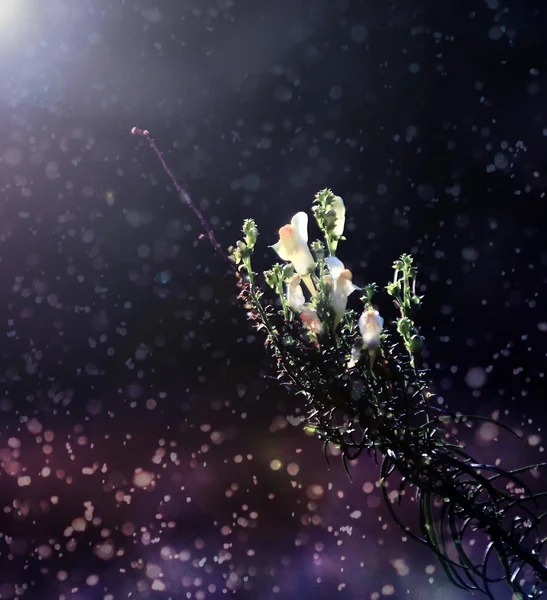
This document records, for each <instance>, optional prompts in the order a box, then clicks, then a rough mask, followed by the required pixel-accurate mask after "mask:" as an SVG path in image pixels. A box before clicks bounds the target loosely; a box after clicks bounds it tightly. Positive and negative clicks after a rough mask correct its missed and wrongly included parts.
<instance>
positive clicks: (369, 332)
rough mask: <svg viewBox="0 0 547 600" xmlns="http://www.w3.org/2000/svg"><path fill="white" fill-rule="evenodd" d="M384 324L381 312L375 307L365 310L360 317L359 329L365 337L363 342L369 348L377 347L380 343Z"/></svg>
mask: <svg viewBox="0 0 547 600" xmlns="http://www.w3.org/2000/svg"><path fill="white" fill-rule="evenodd" d="M383 326H384V319H383V318H382V317H381V316H380V313H379V312H378V311H377V310H374V309H373V308H368V309H367V310H365V311H363V314H362V315H361V317H360V318H359V331H360V332H361V336H362V337H363V342H364V343H365V344H366V345H367V346H368V347H369V348H375V347H377V346H378V345H379V344H380V333H382V328H383Z"/></svg>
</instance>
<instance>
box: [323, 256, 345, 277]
mask: <svg viewBox="0 0 547 600" xmlns="http://www.w3.org/2000/svg"><path fill="white" fill-rule="evenodd" d="M325 262H326V263H327V267H328V269H329V271H330V274H331V275H332V278H333V279H334V281H336V280H337V279H338V277H340V274H341V273H342V271H344V270H345V267H344V263H343V262H342V261H341V260H340V259H339V258H336V256H327V258H325Z"/></svg>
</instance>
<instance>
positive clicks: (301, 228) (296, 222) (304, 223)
mask: <svg viewBox="0 0 547 600" xmlns="http://www.w3.org/2000/svg"><path fill="white" fill-rule="evenodd" d="M291 225H292V227H294V230H295V231H296V235H297V236H298V237H299V238H300V240H301V241H302V242H304V243H305V244H307V243H308V215H307V213H305V212H303V211H301V212H298V213H296V214H295V215H294V217H293V218H292V219H291Z"/></svg>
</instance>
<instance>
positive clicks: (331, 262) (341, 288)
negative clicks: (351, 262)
mask: <svg viewBox="0 0 547 600" xmlns="http://www.w3.org/2000/svg"><path fill="white" fill-rule="evenodd" d="M325 262H326V263H327V267H328V269H329V272H330V277H331V278H332V291H331V294H330V304H331V306H332V309H333V310H334V327H335V328H336V327H337V326H338V324H339V323H340V321H341V320H342V317H343V316H344V313H345V312H346V307H347V305H348V296H349V295H350V294H351V293H353V292H354V291H355V290H357V289H359V288H357V286H355V285H354V284H353V283H352V281H351V280H352V277H353V276H352V274H351V271H350V270H349V269H346V268H345V267H344V263H343V262H342V261H341V260H340V259H338V258H336V257H334V256H329V257H327V258H326V259H325Z"/></svg>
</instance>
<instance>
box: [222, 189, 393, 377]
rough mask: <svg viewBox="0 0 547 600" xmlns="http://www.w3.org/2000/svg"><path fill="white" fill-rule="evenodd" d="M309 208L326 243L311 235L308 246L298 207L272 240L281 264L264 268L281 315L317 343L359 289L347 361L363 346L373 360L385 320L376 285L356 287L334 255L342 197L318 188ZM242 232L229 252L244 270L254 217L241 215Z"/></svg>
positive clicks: (332, 333) (332, 334) (331, 334)
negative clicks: (353, 341)
mask: <svg viewBox="0 0 547 600" xmlns="http://www.w3.org/2000/svg"><path fill="white" fill-rule="evenodd" d="M313 214H314V216H315V219H316V222H317V225H318V226H319V229H320V230H321V231H322V232H323V234H324V237H325V242H326V247H325V244H323V243H322V242H320V241H315V242H313V244H311V249H310V246H309V245H308V215H307V214H306V213H305V212H298V213H297V214H295V215H294V217H293V218H292V219H291V222H290V223H289V224H287V225H284V226H283V227H281V229H280V230H279V241H278V242H277V243H276V244H274V245H273V246H271V248H273V250H275V252H276V253H277V255H278V256H279V258H281V259H282V260H283V261H286V264H284V265H281V264H279V263H278V264H275V265H274V266H273V268H272V269H271V270H269V271H266V272H265V273H264V275H265V278H266V281H267V283H268V285H269V286H270V287H271V288H273V289H274V290H276V292H277V293H278V295H279V299H280V303H281V307H282V311H283V314H284V317H285V319H286V320H291V319H292V318H293V317H294V316H295V315H298V316H299V318H300V319H301V321H302V323H303V325H304V327H305V328H306V329H307V331H308V332H309V335H310V337H311V338H312V339H313V341H314V342H315V344H316V345H320V343H321V341H322V340H323V339H328V338H331V339H337V330H338V328H339V326H340V324H341V322H342V320H343V319H344V316H345V315H346V309H347V304H348V297H349V296H350V295H351V294H352V293H353V292H355V291H364V292H365V294H364V296H362V298H361V299H362V301H363V303H364V305H365V306H364V310H363V312H362V314H361V315H360V318H359V321H358V327H359V332H360V337H359V338H358V340H356V344H355V345H354V347H353V350H352V356H351V361H350V363H349V364H350V366H352V365H354V364H356V363H357V361H358V360H359V359H360V358H361V356H362V352H363V350H364V349H366V350H368V353H369V355H370V357H371V361H373V360H374V356H375V353H376V350H377V348H378V347H379V345H380V341H381V334H382V330H383V325H384V319H383V318H382V317H381V316H380V314H379V312H378V311H377V310H376V309H375V308H374V307H373V305H372V295H373V293H374V291H375V289H376V286H375V285H374V284H370V285H368V286H366V287H365V288H363V289H361V288H359V287H357V286H356V285H355V284H354V283H353V281H352V280H353V276H352V273H351V271H350V270H349V269H346V267H345V266H344V263H343V262H342V261H341V260H340V259H339V258H337V257H336V256H335V254H336V250H337V247H338V242H339V241H341V240H344V239H345V238H344V236H343V233H344V225H345V218H346V210H345V206H344V202H343V200H342V198H340V196H336V195H334V194H333V192H332V191H331V190H328V189H326V190H322V191H321V192H319V193H318V194H317V195H316V196H315V200H314V206H313ZM243 232H244V233H245V240H244V241H239V242H238V243H237V245H236V247H235V248H233V249H232V258H233V260H234V262H235V263H236V264H237V265H241V267H242V268H243V269H245V270H247V271H249V270H250V268H247V264H246V263H247V260H248V258H249V257H250V253H251V252H252V250H253V248H254V246H255V243H256V239H257V236H258V231H257V229H256V225H255V223H254V221H252V220H251V219H248V220H246V221H245V223H244V226H243ZM312 252H313V254H312ZM314 255H315V258H314ZM249 267H250V264H249ZM303 286H304V287H303Z"/></svg>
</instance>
